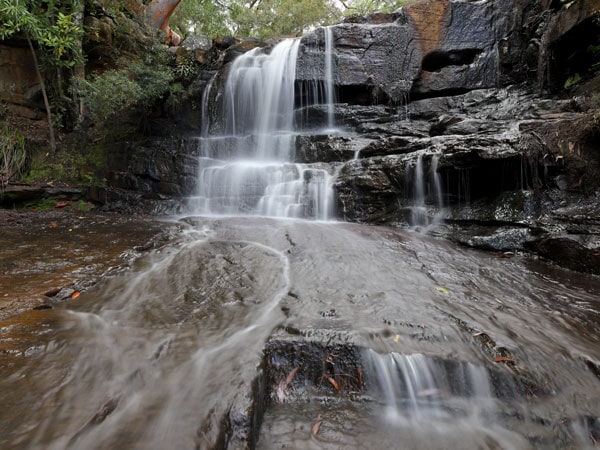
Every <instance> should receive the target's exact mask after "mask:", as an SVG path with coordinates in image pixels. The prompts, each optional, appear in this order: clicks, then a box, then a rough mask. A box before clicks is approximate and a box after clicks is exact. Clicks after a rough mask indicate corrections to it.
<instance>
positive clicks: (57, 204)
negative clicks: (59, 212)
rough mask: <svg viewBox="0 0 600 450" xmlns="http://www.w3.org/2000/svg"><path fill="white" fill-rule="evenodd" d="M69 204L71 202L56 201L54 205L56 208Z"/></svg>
mask: <svg viewBox="0 0 600 450" xmlns="http://www.w3.org/2000/svg"><path fill="white" fill-rule="evenodd" d="M68 204H69V202H65V201H62V202H56V205H54V207H55V208H64V207H65V206H67V205H68Z"/></svg>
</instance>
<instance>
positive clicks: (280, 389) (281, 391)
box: [277, 366, 300, 403]
mask: <svg viewBox="0 0 600 450" xmlns="http://www.w3.org/2000/svg"><path fill="white" fill-rule="evenodd" d="M298 369H300V366H298V367H295V368H293V369H292V370H291V372H290V373H288V376H287V377H286V378H285V381H281V382H280V383H279V386H277V400H278V401H279V403H283V402H284V400H285V391H286V389H287V387H288V385H289V384H290V383H291V382H292V380H293V379H294V375H296V373H297V372H298Z"/></svg>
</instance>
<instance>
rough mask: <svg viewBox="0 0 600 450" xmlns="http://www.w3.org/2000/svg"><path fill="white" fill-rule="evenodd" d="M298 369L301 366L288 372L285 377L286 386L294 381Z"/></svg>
mask: <svg viewBox="0 0 600 450" xmlns="http://www.w3.org/2000/svg"><path fill="white" fill-rule="evenodd" d="M298 369H300V366H298V367H295V368H293V369H292V371H291V372H290V373H289V374H288V376H287V378H286V379H285V387H286V388H287V387H288V384H290V383H291V382H292V380H293V379H294V375H296V372H298Z"/></svg>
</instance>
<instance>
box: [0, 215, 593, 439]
mask: <svg viewBox="0 0 600 450" xmlns="http://www.w3.org/2000/svg"><path fill="white" fill-rule="evenodd" d="M173 225H174V226H175V227H176V229H178V230H179V232H178V234H177V236H178V237H177V239H176V241H174V242H171V244H170V245H167V246H163V247H161V248H159V249H155V250H153V251H150V252H146V253H145V254H144V255H143V257H142V258H139V259H137V260H136V261H135V263H134V264H132V265H131V269H130V270H127V271H124V272H122V273H120V274H119V275H118V276H115V277H110V278H107V279H105V280H104V281H103V282H102V283H100V284H98V285H96V286H94V287H92V288H90V289H88V290H86V291H85V292H82V294H81V296H80V297H77V298H76V299H72V300H70V301H68V302H67V303H63V304H62V305H59V306H55V307H54V308H52V309H44V310H33V311H30V312H28V313H27V314H24V315H21V316H18V317H13V318H11V319H8V320H4V321H2V322H1V323H0V349H1V350H2V351H1V352H0V363H1V364H0V373H1V374H2V377H0V380H1V381H0V387H1V388H2V389H3V392H6V396H5V402H6V403H5V405H6V406H7V407H6V408H4V409H3V410H2V411H0V418H2V420H1V421H0V424H2V425H0V429H1V431H2V433H0V441H1V442H2V447H3V448H7V449H12V448H22V447H24V446H25V447H29V446H38V445H39V446H44V447H47V446H53V445H56V446H62V447H64V446H68V445H71V446H82V447H83V446H85V447H86V448H105V447H106V446H107V445H109V446H113V447H135V446H137V445H143V446H144V447H146V448H157V449H158V448H164V446H165V445H167V442H168V443H169V444H168V445H178V444H181V445H183V446H186V445H184V444H186V443H191V444H190V445H191V446H192V447H196V448H211V449H212V448H214V449H222V448H231V449H233V448H236V449H239V448H249V449H252V448H261V449H270V448H279V447H281V446H282V445H285V446H287V447H292V448H305V447H306V446H311V445H313V444H314V445H318V446H319V447H321V448H331V449H334V448H340V446H343V447H346V448H371V447H372V446H374V445H380V444H381V443H382V442H383V443H387V444H389V445H390V446H391V447H394V446H395V444H394V443H397V442H399V439H402V442H406V443H407V445H409V447H410V448H448V447H451V448H460V447H461V446H464V445H468V446H477V445H484V444H485V445H491V444H490V443H491V442H493V443H494V445H497V446H499V447H500V448H503V447H506V446H508V445H510V446H511V447H512V448H519V449H520V448H523V449H526V448H531V447H532V446H533V447H538V448H556V447H557V446H558V447H568V446H574V447H578V446H583V447H585V445H590V444H589V443H590V442H593V440H594V439H596V437H597V435H598V429H597V423H596V422H597V417H598V414H599V411H600V410H599V409H598V408H599V405H598V401H597V399H598V397H597V396H596V395H594V393H595V392H597V390H598V378H597V362H598V360H599V359H600V355H598V352H597V348H598V346H597V345H596V344H597V339H598V334H597V331H598V330H597V324H598V320H597V315H598V312H599V311H598V306H599V305H598V302H597V298H598V295H597V294H598V291H599V289H600V286H599V285H598V280H597V279H596V278H595V277H592V276H584V275H582V276H580V277H579V278H577V279H574V278H572V277H571V276H570V272H569V271H565V270H561V269H557V268H556V267H554V266H552V265H547V264H544V263H541V262H539V261H536V260H534V259H529V258H527V257H526V256H525V255H520V254H515V255H513V256H512V257H508V256H507V257H506V258H496V257H495V256H494V255H489V254H487V253H482V252H478V251H475V250H469V249H464V248H461V247H459V246H455V245H453V244H451V243H448V242H444V241H441V240H435V239H430V238H428V237H426V236H423V235H420V234H417V233H409V232H403V231H400V230H397V229H393V228H387V227H371V226H365V225H356V224H341V223H337V224H335V223H318V222H313V223H311V222H305V221H294V220H270V219H261V218H237V219H236V218H229V219H207V218H188V219H185V220H182V221H178V222H175V223H174V224H173ZM375 255H376V257H375ZM557 355H559V356H558V357H557ZM40 368H43V370H41V369H40ZM34 369H35V370H34ZM24 374H27V376H25V377H24V376H22V375H24ZM65 379H69V380H71V381H70V382H69V383H62V382H61V381H62V380H65ZM90 385H93V386H96V387H97V389H94V390H93V391H90V389H89V386H90ZM8 386H10V389H7V388H8ZM392 391H393V393H392ZM42 393H44V394H45V395H41V394H42ZM32 405H35V406H36V407H35V408H33V409H32ZM57 405H66V406H68V408H62V407H58V406H57ZM73 408H76V409H77V410H78V411H81V412H80V413H79V414H78V415H77V417H74V416H73V415H72V414H71V412H70V411H72V410H73ZM21 410H23V411H24V410H27V411H29V415H23V414H19V412H20V411H21ZM31 424H36V425H39V424H44V427H43V428H44V431H43V432H40V433H33V434H32V433H31V432H30V426H31Z"/></svg>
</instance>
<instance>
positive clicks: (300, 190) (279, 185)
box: [194, 39, 333, 220]
mask: <svg viewBox="0 0 600 450" xmlns="http://www.w3.org/2000/svg"><path fill="white" fill-rule="evenodd" d="M299 45H300V40H299V39H287V40H284V41H282V42H280V43H279V44H277V45H276V46H275V47H274V48H273V49H272V50H271V52H270V53H267V52H266V51H265V50H263V49H260V48H256V49H254V50H251V51H249V52H247V53H246V54H244V55H241V56H239V57H238V58H237V59H236V60H235V61H234V62H233V63H232V64H231V67H230V68H229V72H228V75H227V79H226V81H225V85H224V88H222V93H217V95H214V96H212V95H211V94H210V93H208V94H207V95H206V96H205V98H204V100H203V102H206V104H204V105H203V108H202V109H203V111H208V106H207V105H208V102H209V101H210V99H211V97H215V98H218V100H219V101H220V104H221V108H222V115H221V117H220V118H219V120H218V122H217V123H211V124H210V125H206V124H204V125H203V129H204V130H206V132H205V134H203V136H202V138H201V139H200V142H201V144H200V159H199V161H200V164H199V165H200V170H199V176H198V177H199V178H198V186H199V188H198V195H197V197H195V199H194V203H195V205H196V209H197V212H198V213H199V214H209V215H223V214H225V215H239V214H253V215H264V216H274V217H304V218H313V219H318V220H327V219H329V218H331V217H332V215H333V189H332V183H331V180H330V178H331V175H330V174H329V172H328V170H327V169H326V168H324V167H325V166H324V165H318V164H297V163H294V162H293V161H294V158H295V142H296V134H297V130H296V128H295V123H294V103H295V90H294V81H295V76H296V58H297V55H298V48H299ZM210 88H212V83H211V85H209V86H208V87H207V89H210ZM215 88H217V86H215ZM207 116H208V114H207ZM203 120H204V121H205V122H206V121H207V120H210V119H209V117H204V118H203ZM217 129H218V130H219V132H218V133H216V132H211V131H209V130H217Z"/></svg>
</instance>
